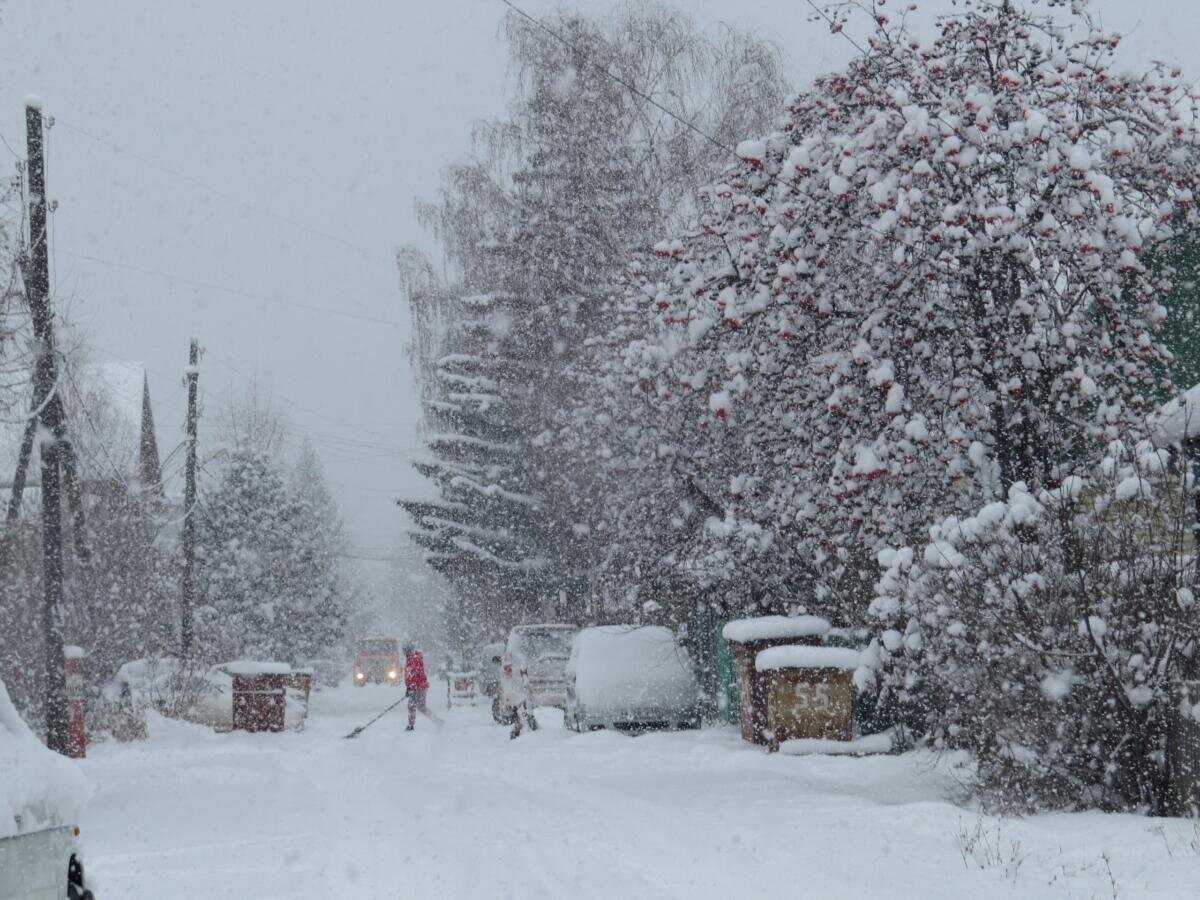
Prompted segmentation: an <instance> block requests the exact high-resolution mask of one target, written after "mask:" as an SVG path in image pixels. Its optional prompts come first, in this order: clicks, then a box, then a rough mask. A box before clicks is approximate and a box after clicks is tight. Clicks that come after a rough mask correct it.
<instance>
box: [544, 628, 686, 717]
mask: <svg viewBox="0 0 1200 900" xmlns="http://www.w3.org/2000/svg"><path fill="white" fill-rule="evenodd" d="M567 673H568V677H570V676H571V675H574V678H575V698H576V702H577V703H578V704H579V706H581V707H584V708H585V709H587V710H588V711H590V712H599V711H619V710H637V709H644V708H647V707H654V708H657V709H664V710H672V709H681V708H688V707H691V706H693V705H694V704H695V703H696V700H697V689H696V680H695V678H694V676H693V675H692V671H691V663H690V662H689V661H688V655H687V652H686V651H685V650H684V649H683V648H682V647H680V646H679V645H678V643H677V642H676V640H675V635H674V634H673V633H672V632H671V630H670V629H669V628H663V627H662V626H659V625H642V626H638V625H600V626H595V627H592V628H584V629H583V630H582V631H580V632H579V634H577V635H576V636H575V640H574V642H573V643H572V645H571V658H570V660H569V661H568V662H567Z"/></svg>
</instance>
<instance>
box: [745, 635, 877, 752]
mask: <svg viewBox="0 0 1200 900" xmlns="http://www.w3.org/2000/svg"><path fill="white" fill-rule="evenodd" d="M781 649H784V650H790V649H793V648H781ZM796 649H800V648H796ZM814 649H815V653H814V654H811V656H814V659H803V660H796V661H794V662H796V664H794V665H788V662H787V661H786V660H784V661H779V660H775V661H773V662H768V665H764V664H763V660H764V658H766V659H768V660H769V656H770V652H769V650H768V653H766V654H763V655H761V656H758V659H757V664H756V668H757V670H758V674H760V677H761V679H762V682H763V690H764V692H766V700H767V727H766V730H764V732H763V733H764V736H766V738H767V745H768V748H769V749H770V750H772V751H775V750H779V745H780V744H782V743H784V742H785V740H793V739H798V738H817V739H826V740H851V739H853V737H854V668H856V666H857V656H858V654H857V652H854V650H846V649H841V648H833V647H821V648H814Z"/></svg>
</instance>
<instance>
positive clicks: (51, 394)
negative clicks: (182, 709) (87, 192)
mask: <svg viewBox="0 0 1200 900" xmlns="http://www.w3.org/2000/svg"><path fill="white" fill-rule="evenodd" d="M25 128H26V144H27V148H28V153H29V256H28V258H27V260H26V265H25V273H24V274H25V297H26V300H27V301H28V303H29V313H30V318H31V319H32V320H33V334H34V338H35V340H36V341H37V345H38V359H37V367H36V368H35V370H34V375H33V397H34V409H35V410H36V411H37V416H38V421H39V422H40V424H41V426H42V428H41V432H42V433H41V435H40V441H41V461H42V484H41V490H42V570H43V575H42V579H43V588H44V597H43V603H42V641H43V657H42V662H43V665H44V668H45V691H46V693H45V715H46V746H47V747H49V748H50V749H51V750H54V751H56V752H58V753H62V754H64V755H65V754H66V753H67V750H68V741H67V686H66V674H65V671H64V662H63V639H62V632H61V631H60V626H61V623H62V606H63V547H62V490H61V482H60V474H61V468H60V465H61V460H62V454H63V451H64V438H65V437H66V420H65V415H64V412H63V405H62V402H61V400H60V399H59V394H58V393H57V392H58V356H57V351H56V349H55V346H54V318H53V314H52V312H51V310H50V255H49V249H48V247H47V245H46V158H45V155H44V143H43V134H42V110H41V107H40V105H39V104H37V103H36V102H29V103H26V106H25ZM67 452H68V453H69V452H70V451H69V450H67Z"/></svg>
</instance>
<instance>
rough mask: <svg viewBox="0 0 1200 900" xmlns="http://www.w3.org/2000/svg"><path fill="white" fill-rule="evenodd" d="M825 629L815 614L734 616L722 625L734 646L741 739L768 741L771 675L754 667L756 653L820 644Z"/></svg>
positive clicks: (757, 742)
mask: <svg viewBox="0 0 1200 900" xmlns="http://www.w3.org/2000/svg"><path fill="white" fill-rule="evenodd" d="M828 631H829V623H828V622H827V621H825V620H824V619H820V618H818V617H816V616H762V617H759V618H755V619H737V620H734V621H732V622H729V623H728V624H726V625H725V627H724V628H722V630H721V633H722V635H723V636H724V638H725V640H727V641H729V643H730V646H732V647H733V664H734V666H733V667H734V674H735V676H736V678H737V686H738V723H739V725H740V726H741V731H742V739H743V740H746V741H749V742H750V743H752V744H763V745H769V744H770V742H771V741H770V734H769V726H768V714H767V713H768V703H769V697H770V692H769V688H770V676H769V674H768V673H765V672H759V671H758V669H757V668H756V667H755V659H756V658H757V657H758V654H759V653H760V652H761V651H763V650H766V649H769V648H771V647H788V646H797V645H799V646H819V645H820V644H821V640H822V638H823V637H824V636H825V634H826V632H828Z"/></svg>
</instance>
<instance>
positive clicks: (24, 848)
mask: <svg viewBox="0 0 1200 900" xmlns="http://www.w3.org/2000/svg"><path fill="white" fill-rule="evenodd" d="M84 796H85V785H84V781H83V776H82V775H81V774H80V773H79V771H78V769H77V768H76V766H75V764H74V763H72V762H71V761H70V760H69V759H66V758H65V757H62V756H59V755H58V754H56V753H52V752H51V751H49V750H47V749H46V748H45V747H44V746H43V745H42V742H41V741H39V740H38V739H37V738H36V737H34V735H33V732H31V731H30V730H29V727H28V726H27V725H26V724H25V723H24V722H23V721H22V720H21V717H20V715H18V713H17V711H16V709H15V708H14V707H13V705H12V701H11V700H9V697H8V691H7V689H6V688H5V687H4V682H2V681H0V898H3V900H91V898H92V892H91V891H89V890H88V889H87V887H86V885H85V883H84V876H83V860H82V857H81V856H80V852H79V828H78V827H76V825H75V822H76V821H77V817H78V814H79V811H80V810H81V808H82V805H83V799H84Z"/></svg>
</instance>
